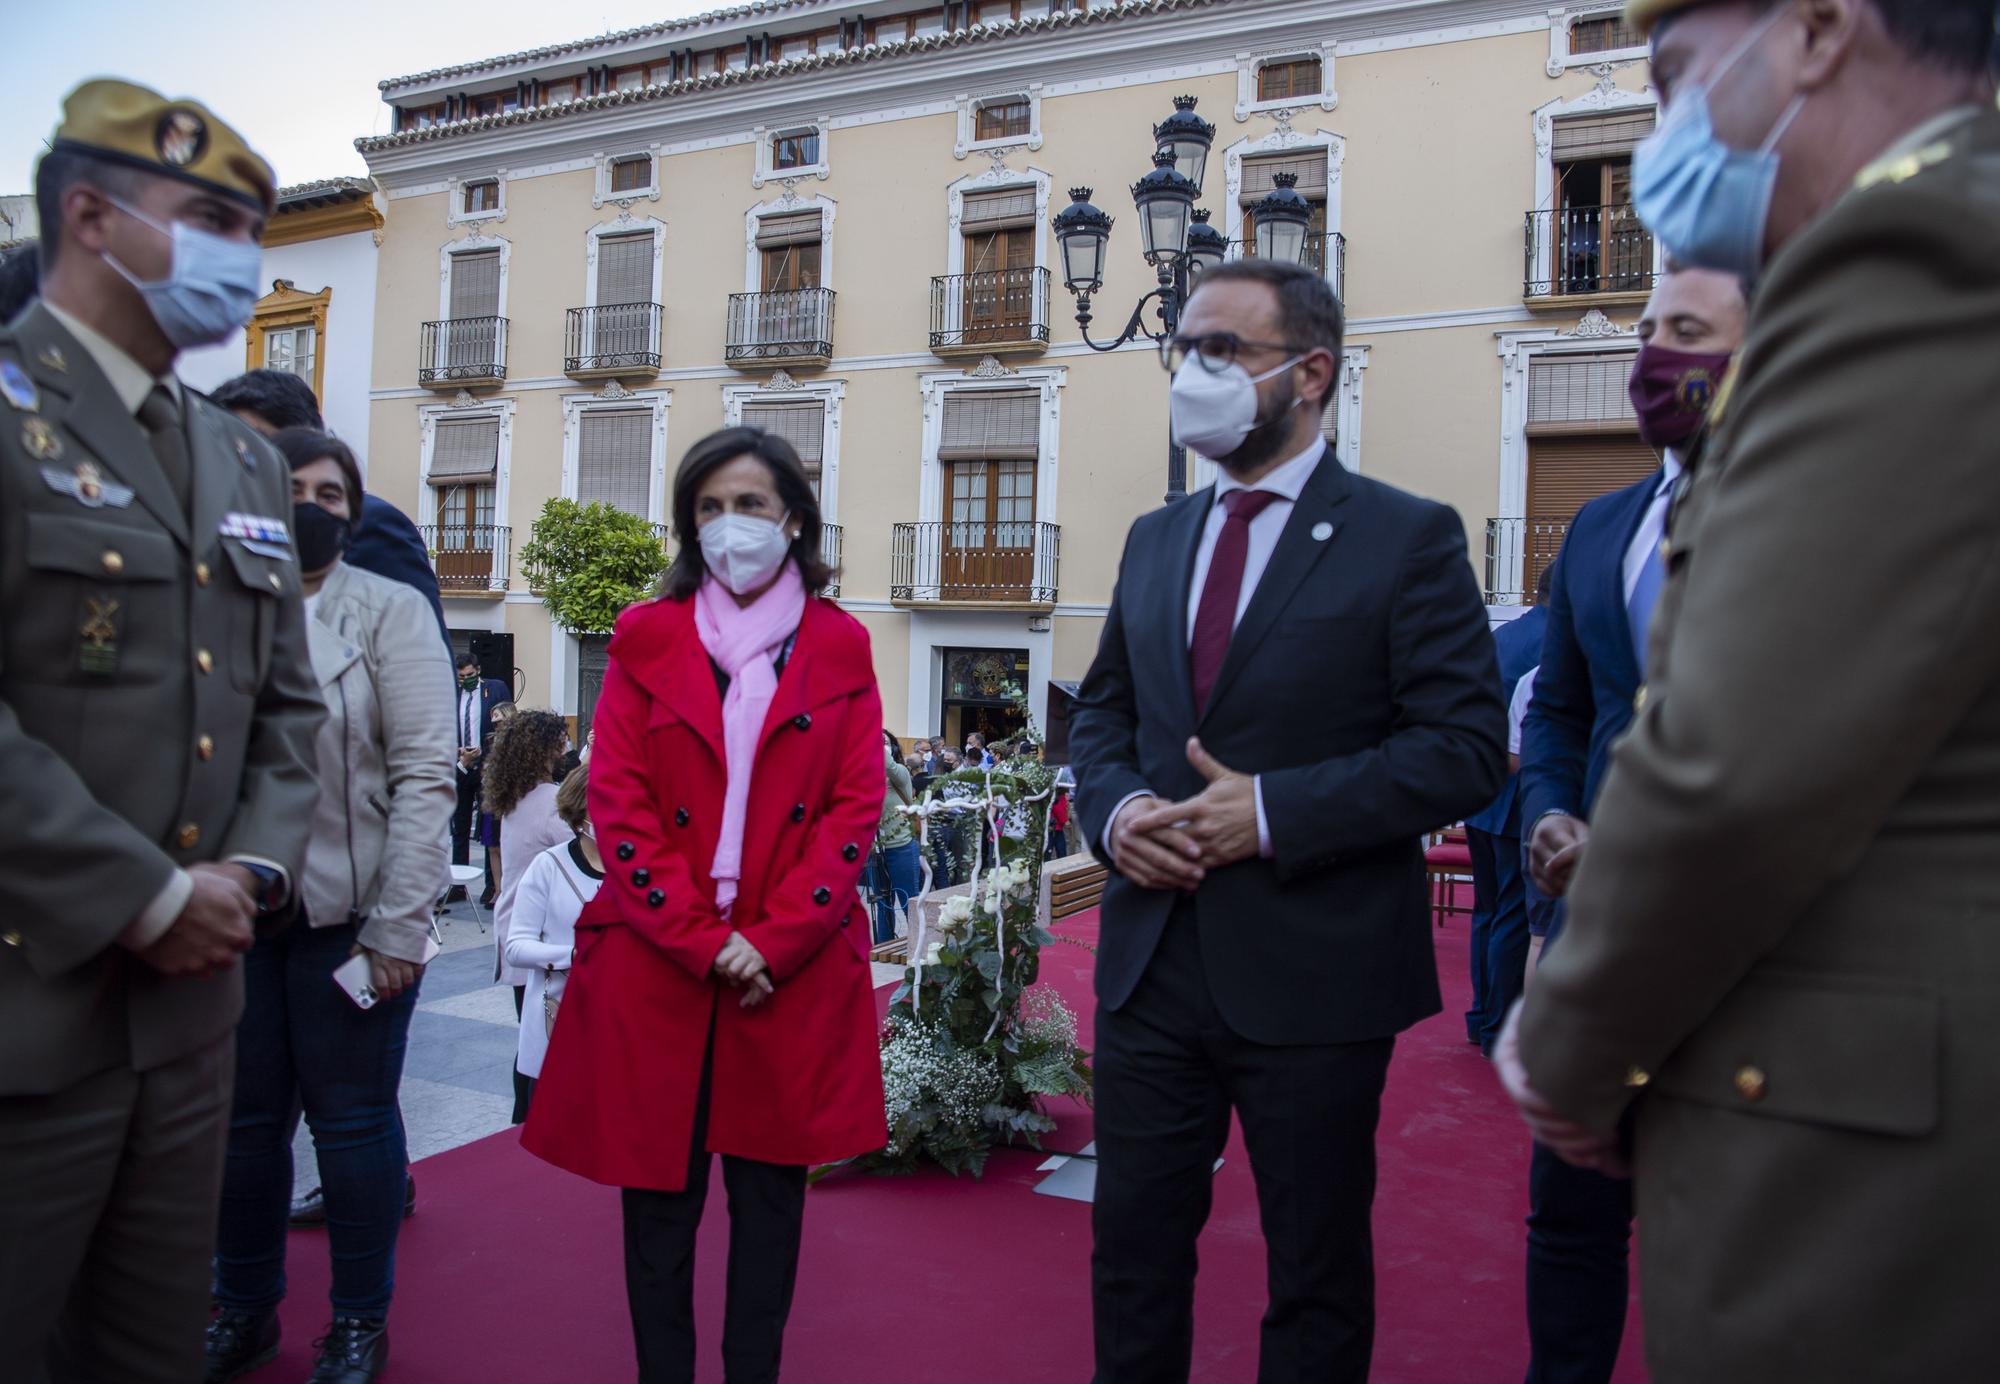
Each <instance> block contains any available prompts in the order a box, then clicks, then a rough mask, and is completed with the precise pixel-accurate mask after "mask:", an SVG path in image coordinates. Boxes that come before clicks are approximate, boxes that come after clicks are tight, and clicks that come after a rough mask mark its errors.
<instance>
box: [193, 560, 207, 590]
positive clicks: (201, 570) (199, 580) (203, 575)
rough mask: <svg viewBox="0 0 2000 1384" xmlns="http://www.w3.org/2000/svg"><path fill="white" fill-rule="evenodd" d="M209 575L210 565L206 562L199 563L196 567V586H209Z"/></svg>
mask: <svg viewBox="0 0 2000 1384" xmlns="http://www.w3.org/2000/svg"><path fill="white" fill-rule="evenodd" d="M209 575H210V574H209V570H208V564H207V563H206V562H197V563H196V564H195V565H194V584H195V585H196V586H207V585H208V578H209Z"/></svg>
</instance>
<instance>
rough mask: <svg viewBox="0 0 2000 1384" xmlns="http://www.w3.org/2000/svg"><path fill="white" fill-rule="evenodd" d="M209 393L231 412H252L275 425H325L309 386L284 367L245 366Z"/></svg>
mask: <svg viewBox="0 0 2000 1384" xmlns="http://www.w3.org/2000/svg"><path fill="white" fill-rule="evenodd" d="M208 397H209V398H211V399H213V400H214V401H215V402H216V403H218V404H221V405H222V406H223V407H224V408H226V409H229V410H230V411H231V412H239V411H240V412H243V413H254V414H256V415H257V416H258V417H259V418H261V419H263V420H264V421H265V422H266V423H269V424H270V425H271V426H272V427H274V428H280V429H282V428H312V429H313V430H315V431H319V432H323V431H325V429H326V420H325V419H324V418H322V417H321V416H320V411H319V398H318V396H317V395H315V394H314V393H313V391H312V386H311V385H309V384H307V383H306V382H305V381H304V380H302V379H300V378H299V377H298V376H297V375H294V374H292V373H291V372H290V371H287V370H246V371H244V372H243V373H242V374H241V375H238V376H237V377H236V378H235V379H233V380H230V381H229V382H228V383H226V384H224V385H222V386H220V387H219V388H217V389H216V390H215V392H214V393H212V394H210V395H209V396H208Z"/></svg>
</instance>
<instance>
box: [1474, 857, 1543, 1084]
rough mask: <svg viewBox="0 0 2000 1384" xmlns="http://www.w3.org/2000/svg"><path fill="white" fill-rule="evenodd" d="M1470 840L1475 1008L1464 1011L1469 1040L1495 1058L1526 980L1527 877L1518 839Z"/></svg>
mask: <svg viewBox="0 0 2000 1384" xmlns="http://www.w3.org/2000/svg"><path fill="white" fill-rule="evenodd" d="M1465 839H1466V845H1467V846H1468V847H1469V848H1470V850H1471V852H1472V899H1473V915H1472V1008H1470V1009H1468V1010H1466V1011H1465V1036H1466V1037H1467V1038H1468V1039H1470V1040H1471V1041H1472V1042H1475V1043H1477V1044H1479V1050H1480V1051H1481V1052H1486V1053H1490V1052H1492V1051H1493V1044H1494V1042H1495V1040H1497V1039H1498V1038H1499V1037H1500V1025H1502V1024H1503V1023H1505V1022H1506V1021H1507V1011H1508V1010H1509V1009H1511V1008H1513V1006H1514V1001H1515V1000H1518V999H1519V998H1521V991H1522V989H1523V987H1524V985H1525V983H1526V980H1527V972H1528V892H1527V875H1526V872H1525V870H1524V869H1523V861H1522V855H1521V842H1520V840H1519V838H1517V837H1513V836H1494V835H1492V834H1490V833H1488V832H1484V831H1480V830H1479V829H1477V828H1476V827H1474V828H1468V829H1467V830H1466V833H1465Z"/></svg>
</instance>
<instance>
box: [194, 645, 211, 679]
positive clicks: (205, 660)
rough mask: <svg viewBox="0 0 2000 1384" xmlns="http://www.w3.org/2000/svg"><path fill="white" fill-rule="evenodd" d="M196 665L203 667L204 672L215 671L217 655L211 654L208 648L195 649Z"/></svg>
mask: <svg viewBox="0 0 2000 1384" xmlns="http://www.w3.org/2000/svg"><path fill="white" fill-rule="evenodd" d="M194 666H195V667H197V668H199V669H201V671H202V672H203V673H212V672H214V671H215V655H214V654H211V653H210V652H209V651H208V650H207V649H196V650H195V651H194Z"/></svg>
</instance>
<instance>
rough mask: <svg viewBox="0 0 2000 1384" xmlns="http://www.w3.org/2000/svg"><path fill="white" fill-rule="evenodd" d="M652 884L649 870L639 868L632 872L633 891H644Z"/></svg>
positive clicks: (651, 875)
mask: <svg viewBox="0 0 2000 1384" xmlns="http://www.w3.org/2000/svg"><path fill="white" fill-rule="evenodd" d="M652 882H653V872H652V871H651V870H647V869H643V868H641V869H637V870H634V871H633V872H632V887H633V888H634V889H644V888H645V887H646V886H647V885H649V884H651V883H652Z"/></svg>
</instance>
